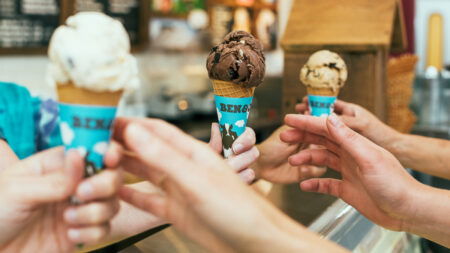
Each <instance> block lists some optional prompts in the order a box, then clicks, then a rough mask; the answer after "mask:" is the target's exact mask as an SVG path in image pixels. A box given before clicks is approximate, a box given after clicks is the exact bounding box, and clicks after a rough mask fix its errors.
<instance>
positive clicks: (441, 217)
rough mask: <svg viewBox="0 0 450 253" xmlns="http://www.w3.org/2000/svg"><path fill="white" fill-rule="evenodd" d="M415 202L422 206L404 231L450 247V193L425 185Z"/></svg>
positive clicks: (418, 207) (419, 206)
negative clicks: (449, 215)
mask: <svg viewBox="0 0 450 253" xmlns="http://www.w3.org/2000/svg"><path fill="white" fill-rule="evenodd" d="M415 201H417V203H420V205H418V206H417V209H416V210H415V215H414V216H413V217H412V218H411V219H409V221H408V222H407V223H406V224H405V227H404V230H405V231H406V232H409V233H413V234H416V235H420V236H421V237H424V238H427V239H430V240H432V241H434V242H436V243H439V244H441V245H444V246H446V247H450V229H449V228H450V219H449V217H448V214H449V213H450V191H448V190H442V189H436V188H433V187H430V186H426V185H424V186H423V189H422V191H421V192H420V194H419V195H417V196H416V198H415Z"/></svg>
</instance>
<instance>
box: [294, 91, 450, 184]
mask: <svg viewBox="0 0 450 253" xmlns="http://www.w3.org/2000/svg"><path fill="white" fill-rule="evenodd" d="M296 110H297V111H298V112H305V111H307V110H308V107H307V99H304V100H303V103H302V104H299V105H297V106H296ZM335 111H336V113H337V114H338V115H340V117H341V119H342V121H344V123H345V124H346V125H347V126H349V127H350V128H352V129H353V130H355V131H356V132H358V133H359V134H361V135H363V136H364V137H366V138H368V139H369V140H371V141H373V142H374V143H376V144H377V145H379V146H381V147H383V148H385V149H387V150H388V151H389V152H391V153H392V154H393V155H395V157H396V158H397V159H398V160H400V162H401V164H402V165H403V166H404V167H406V168H411V169H414V170H417V171H420V172H423V173H427V174H431V175H433V176H438V177H443V178H446V179H450V158H449V157H450V156H449V154H450V141H447V140H440V139H435V138H428V137H422V136H417V135H410V134H402V133H399V132H397V131H396V130H394V129H393V128H391V127H389V126H388V125H386V124H384V123H383V122H381V121H380V120H379V119H378V118H377V117H375V115H373V114H372V113H370V112H369V111H367V110H366V109H364V108H362V107H361V106H359V105H356V104H352V103H347V102H344V101H340V100H338V101H337V102H336V104H335Z"/></svg>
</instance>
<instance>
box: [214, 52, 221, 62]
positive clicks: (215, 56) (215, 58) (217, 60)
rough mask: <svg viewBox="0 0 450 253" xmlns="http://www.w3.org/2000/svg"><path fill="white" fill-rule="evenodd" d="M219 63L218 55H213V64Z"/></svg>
mask: <svg viewBox="0 0 450 253" xmlns="http://www.w3.org/2000/svg"><path fill="white" fill-rule="evenodd" d="M219 61H220V54H219V53H216V54H214V64H217V63H219Z"/></svg>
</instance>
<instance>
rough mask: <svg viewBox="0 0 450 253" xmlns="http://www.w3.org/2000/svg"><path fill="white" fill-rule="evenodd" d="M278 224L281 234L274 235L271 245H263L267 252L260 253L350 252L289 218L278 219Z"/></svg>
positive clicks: (270, 240)
mask: <svg viewBox="0 0 450 253" xmlns="http://www.w3.org/2000/svg"><path fill="white" fill-rule="evenodd" d="M281 216H285V214H281ZM276 222H277V224H278V229H279V231H280V233H274V237H272V238H271V239H269V240H268V242H270V244H267V243H266V245H264V244H261V245H264V249H265V250H261V251H260V252H348V251H347V250H345V249H344V248H342V247H341V246H339V245H337V244H335V243H333V242H331V241H328V240H326V239H323V238H320V237H319V235H317V234H316V233H314V232H311V231H309V230H308V229H307V228H306V227H304V226H302V225H300V224H298V223H297V222H295V221H293V220H292V219H291V218H288V217H287V216H286V218H285V219H283V218H281V217H280V218H277V219H276ZM277 234H278V236H277Z"/></svg>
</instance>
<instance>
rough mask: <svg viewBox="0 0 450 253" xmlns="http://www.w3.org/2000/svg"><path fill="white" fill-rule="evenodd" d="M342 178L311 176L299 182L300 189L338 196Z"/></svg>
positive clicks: (340, 190)
mask: <svg viewBox="0 0 450 253" xmlns="http://www.w3.org/2000/svg"><path fill="white" fill-rule="evenodd" d="M342 184H343V182H342V180H339V179H334V178H312V179H308V180H305V181H303V182H301V183H300V188H301V189H302V191H306V192H317V193H323V194H328V195H332V196H335V197H338V198H339V197H340V196H341V192H342Z"/></svg>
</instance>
